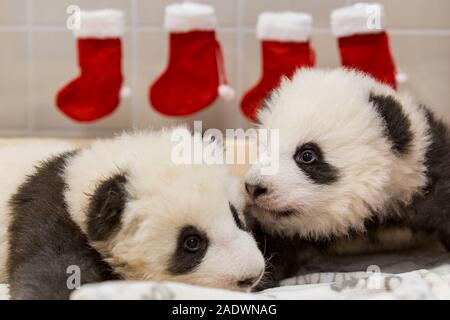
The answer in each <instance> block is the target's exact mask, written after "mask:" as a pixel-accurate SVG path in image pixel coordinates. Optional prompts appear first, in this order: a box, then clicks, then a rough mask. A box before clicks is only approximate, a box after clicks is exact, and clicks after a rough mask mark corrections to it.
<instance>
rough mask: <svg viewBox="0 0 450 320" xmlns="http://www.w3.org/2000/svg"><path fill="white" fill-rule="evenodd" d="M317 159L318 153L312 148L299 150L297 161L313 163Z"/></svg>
mask: <svg viewBox="0 0 450 320" xmlns="http://www.w3.org/2000/svg"><path fill="white" fill-rule="evenodd" d="M317 159H318V157H317V154H316V153H315V152H314V151H313V150H311V149H306V150H303V151H301V152H298V153H297V155H296V157H295V161H297V163H303V164H313V163H314V162H316V161H317Z"/></svg>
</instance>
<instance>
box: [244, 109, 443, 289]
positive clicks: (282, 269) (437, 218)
mask: <svg viewBox="0 0 450 320" xmlns="http://www.w3.org/2000/svg"><path fill="white" fill-rule="evenodd" d="M394 108H395V107H394ZM423 109H424V110H425V112H426V114H427V117H426V121H428V124H429V127H430V132H429V133H430V135H431V140H432V143H431V145H430V146H429V148H428V150H427V151H426V159H425V166H426V168H427V177H428V185H427V186H426V187H425V188H424V189H423V190H418V191H417V193H416V195H415V196H414V198H413V201H412V202H411V203H410V204H409V205H402V204H400V203H393V204H392V205H391V206H389V207H388V208H386V209H385V210H387V211H389V212H388V213H387V214H382V213H379V212H378V213H377V212H374V213H373V215H372V217H371V218H370V219H368V220H367V221H366V222H365V226H366V231H365V232H364V233H360V232H356V231H354V230H349V233H348V235H346V236H345V239H347V240H348V241H352V239H353V238H354V237H357V236H361V235H363V236H365V237H367V239H368V240H369V241H371V239H373V241H376V234H377V233H378V231H380V230H382V229H384V228H390V227H407V228H410V229H411V230H412V231H413V232H421V233H425V234H427V233H428V234H430V235H434V234H436V235H437V236H438V237H439V239H440V240H441V242H442V244H443V245H444V246H445V247H446V249H447V250H448V251H450V132H449V130H448V128H447V127H446V125H445V124H444V123H443V122H442V121H440V120H437V119H436V118H435V117H434V115H433V114H432V112H431V111H429V110H428V109H426V108H425V107H423ZM402 130H404V129H402ZM402 130H400V131H402ZM406 135H407V136H408V135H409V134H408V133H407V132H406ZM409 139H410V138H408V139H405V140H402V139H398V140H397V144H395V145H396V147H395V148H396V150H397V151H398V152H403V151H405V150H407V148H408V145H409V143H410V141H409ZM399 141H402V142H399ZM394 211H395V213H394V214H389V213H393V212H394ZM383 216H385V217H386V216H387V217H389V218H384V219H381V218H380V217H383ZM246 217H247V218H248V220H249V223H250V225H251V229H252V231H253V233H254V235H255V238H256V240H257V242H258V245H259V247H260V249H261V251H263V252H264V255H265V258H266V259H270V265H269V267H268V269H267V271H268V273H269V276H270V277H271V279H270V280H271V281H270V282H265V283H264V282H263V286H260V287H259V289H262V288H267V287H270V286H274V285H277V284H278V282H279V281H280V280H282V279H285V278H288V277H292V276H295V275H300V274H304V273H306V272H308V262H310V261H312V260H313V259H316V258H317V257H319V256H321V255H322V254H325V255H327V254H328V253H327V252H328V251H327V250H328V249H329V248H331V247H332V245H333V244H334V243H335V241H336V240H342V239H341V238H337V237H329V238H327V239H323V240H320V241H310V240H307V239H301V238H300V237H290V238H287V237H283V236H282V235H272V234H269V233H266V232H265V231H264V230H263V229H262V228H261V226H260V224H259V223H258V222H257V221H256V220H255V219H254V218H252V217H250V214H248V213H247V214H246ZM430 239H432V238H430ZM324 271H330V270H324ZM334 271H336V270H334ZM314 272H317V270H314Z"/></svg>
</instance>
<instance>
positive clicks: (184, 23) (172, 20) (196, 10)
mask: <svg viewBox="0 0 450 320" xmlns="http://www.w3.org/2000/svg"><path fill="white" fill-rule="evenodd" d="M216 26H217V20H216V14H215V11H214V8H213V7H211V6H208V5H205V4H200V3H190V2H185V3H174V4H170V5H168V6H167V7H166V15H165V18H164V27H165V29H166V30H167V31H170V32H188V31H193V30H214V29H215V28H216Z"/></svg>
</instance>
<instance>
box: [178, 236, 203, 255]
mask: <svg viewBox="0 0 450 320" xmlns="http://www.w3.org/2000/svg"><path fill="white" fill-rule="evenodd" d="M183 246H184V248H185V249H186V250H187V251H189V252H196V251H198V250H199V249H200V248H201V247H202V239H200V237H198V236H194V235H190V236H187V237H186V238H185V239H184V245H183Z"/></svg>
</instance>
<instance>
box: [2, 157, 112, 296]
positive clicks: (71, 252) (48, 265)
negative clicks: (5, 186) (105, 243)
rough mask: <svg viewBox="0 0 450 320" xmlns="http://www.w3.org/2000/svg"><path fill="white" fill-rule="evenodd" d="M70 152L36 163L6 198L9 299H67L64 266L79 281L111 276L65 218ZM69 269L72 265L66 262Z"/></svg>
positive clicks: (66, 275) (96, 254) (109, 269)
mask: <svg viewBox="0 0 450 320" xmlns="http://www.w3.org/2000/svg"><path fill="white" fill-rule="evenodd" d="M76 154H77V151H70V152H66V153H63V154H61V155H58V156H55V157H53V158H51V159H49V160H47V161H44V162H41V163H40V164H39V165H38V166H37V167H36V170H35V173H34V174H32V175H31V176H29V177H28V178H27V179H26V180H25V181H24V182H23V183H22V185H21V186H20V187H19V188H18V190H17V192H16V193H15V194H14V195H13V196H12V197H11V199H10V201H9V207H10V212H11V222H10V225H9V234H8V236H9V246H10V249H9V252H8V278H9V283H10V294H11V297H12V298H13V299H67V298H68V297H69V295H70V293H71V291H72V289H73V288H72V287H70V288H69V287H68V286H67V279H68V277H69V276H70V275H71V274H68V273H67V270H68V267H69V266H75V268H79V269H78V270H79V271H80V276H81V277H80V280H81V283H88V282H97V281H103V280H109V279H114V278H116V276H115V275H114V273H113V271H112V270H111V268H110V267H109V265H108V264H107V263H106V262H104V261H103V260H102V258H101V256H100V254H99V253H98V252H97V251H96V250H94V249H93V247H92V246H91V245H90V243H89V241H88V239H87V237H86V236H85V235H84V234H83V232H82V231H81V229H80V228H79V227H78V225H77V224H76V223H75V222H74V221H73V220H72V219H71V217H70V214H69V212H68V210H67V205H66V202H65V199H64V190H65V189H66V188H67V185H66V182H65V181H64V177H63V173H64V170H65V167H66V164H67V162H68V160H69V159H70V158H71V157H73V156H75V155H76ZM72 268H73V267H72Z"/></svg>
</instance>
